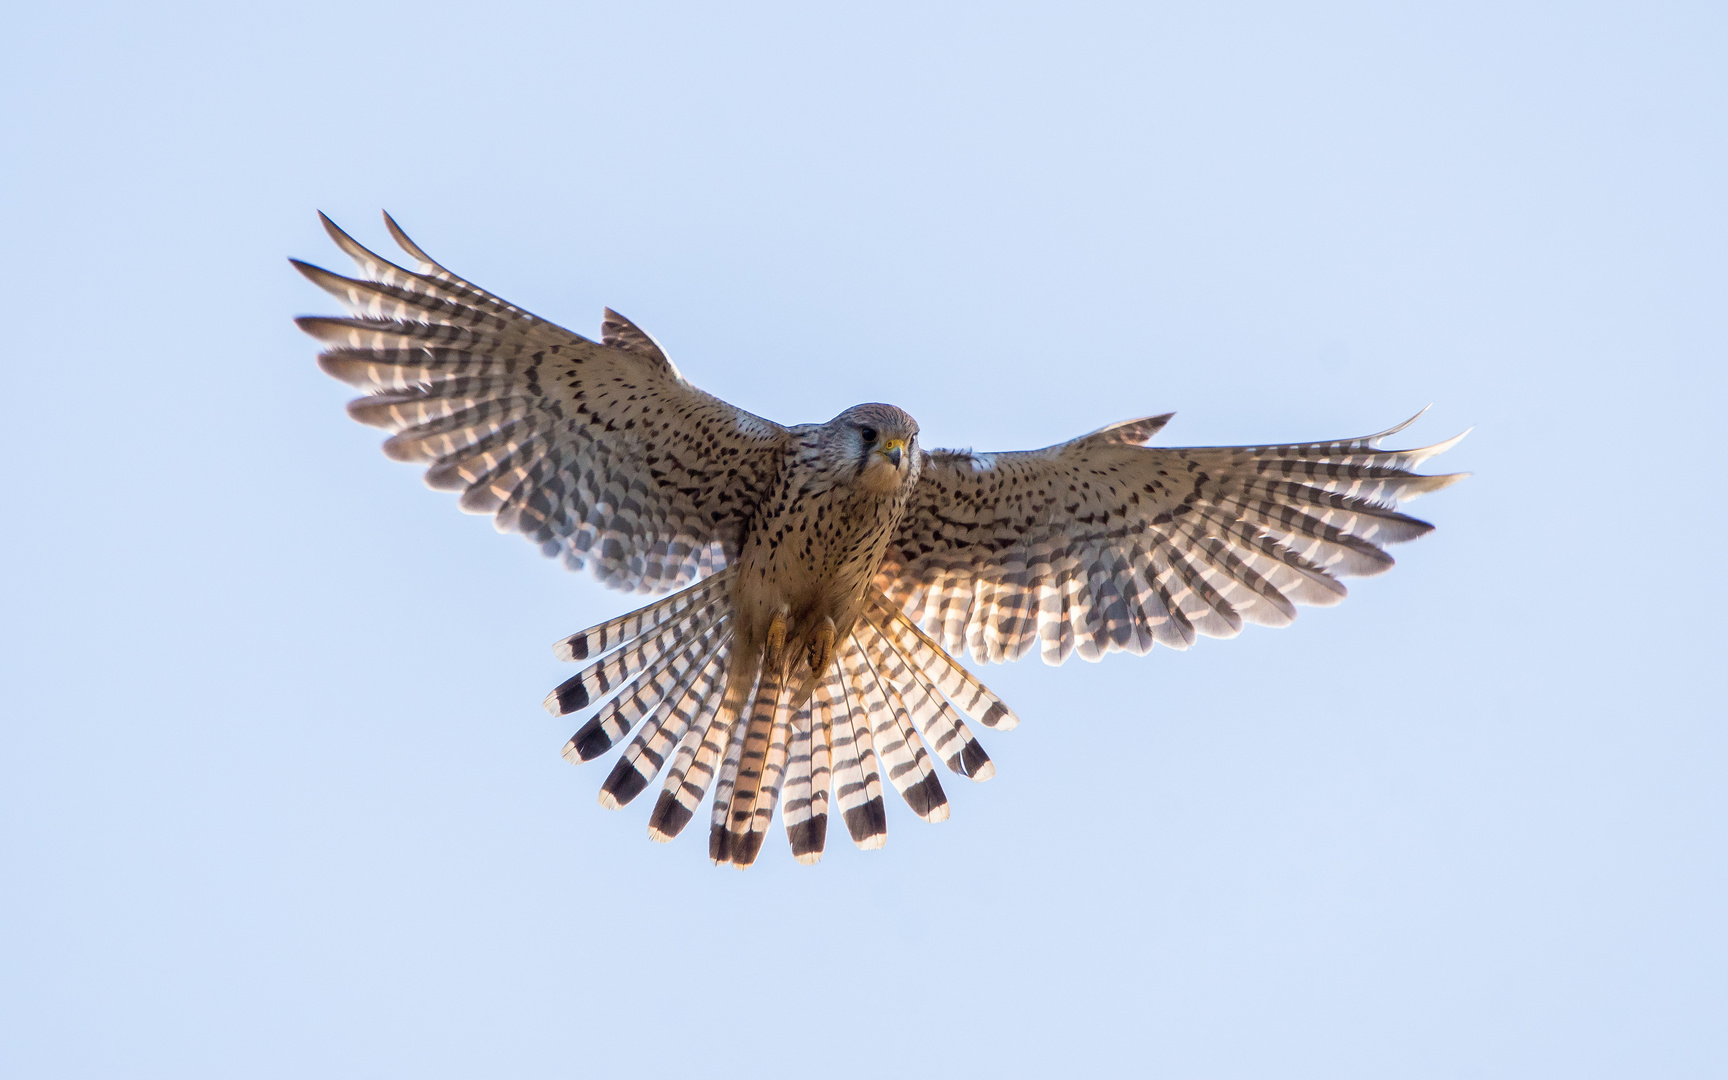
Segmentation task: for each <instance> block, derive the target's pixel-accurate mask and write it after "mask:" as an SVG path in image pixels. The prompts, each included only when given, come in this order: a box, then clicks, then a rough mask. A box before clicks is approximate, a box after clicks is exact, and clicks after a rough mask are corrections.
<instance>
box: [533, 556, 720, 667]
mask: <svg viewBox="0 0 1728 1080" xmlns="http://www.w3.org/2000/svg"><path fill="white" fill-rule="evenodd" d="M734 573H735V571H733V570H724V571H721V572H720V573H718V574H715V575H713V576H712V577H706V578H703V579H702V580H701V581H698V582H697V583H696V584H694V585H691V586H690V587H689V588H687V589H682V590H680V591H679V592H675V593H673V594H672V595H671V596H668V597H666V598H665V599H662V600H657V601H655V602H654V603H652V604H649V605H648V606H647V607H641V608H637V609H636V610H635V611H632V612H629V613H627V614H624V615H620V616H618V617H617V618H616V619H609V620H607V621H606V622H603V623H601V624H600V625H598V626H591V627H589V628H588V629H586V630H583V631H580V632H579V633H575V634H571V635H570V636H569V637H567V638H564V639H563V640H562V641H559V642H558V643H557V644H555V645H553V646H552V652H553V654H554V655H556V656H557V657H558V659H560V660H586V659H588V658H589V657H595V656H600V655H602V654H603V653H606V652H608V651H610V650H612V649H615V648H618V647H619V646H620V645H627V644H629V643H630V642H632V641H634V640H636V639H637V638H639V637H641V636H642V635H643V634H646V633H647V632H648V631H650V630H652V629H653V628H655V627H656V626H659V625H660V624H661V623H664V622H668V621H670V620H672V619H674V618H676V617H677V616H679V615H682V614H683V613H684V612H686V611H689V610H690V609H691V608H694V607H700V606H702V605H704V604H707V603H709V602H710V601H712V600H714V599H715V598H716V597H718V596H723V595H725V594H726V592H727V590H728V589H729V588H730V586H731V584H732V575H733V574H734Z"/></svg>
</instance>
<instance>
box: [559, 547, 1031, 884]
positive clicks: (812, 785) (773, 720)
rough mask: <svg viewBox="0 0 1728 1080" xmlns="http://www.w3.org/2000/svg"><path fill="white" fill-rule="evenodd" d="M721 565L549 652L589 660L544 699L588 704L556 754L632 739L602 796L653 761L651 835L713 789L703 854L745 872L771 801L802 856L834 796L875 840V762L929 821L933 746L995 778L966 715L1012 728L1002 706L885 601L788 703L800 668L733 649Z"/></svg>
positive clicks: (849, 819) (816, 837)
mask: <svg viewBox="0 0 1728 1080" xmlns="http://www.w3.org/2000/svg"><path fill="white" fill-rule="evenodd" d="M731 576H732V571H724V572H722V573H721V574H720V575H716V577H715V578H710V579H704V580H702V581H699V582H697V583H696V584H695V585H692V586H690V587H688V588H686V589H684V590H683V591H682V592H679V593H675V594H673V595H671V596H668V597H666V598H665V599H663V600H660V601H658V602H656V603H653V604H650V605H648V606H647V607H644V608H641V609H640V610H637V611H632V612H630V613H628V614H626V615H622V616H619V617H618V618H616V619H611V620H608V621H607V622H604V623H601V624H600V625H598V626H594V627H591V628H589V629H587V630H584V631H582V632H581V633H578V634H572V635H570V636H569V637H567V638H564V639H563V640H561V641H560V642H558V645H557V651H558V655H559V656H560V657H563V658H565V659H584V660H587V661H588V663H587V665H586V666H585V667H584V668H583V669H582V670H581V671H579V672H577V673H576V675H574V676H572V677H571V678H569V679H567V680H565V682H564V683H562V684H561V685H560V686H559V687H558V688H557V689H556V690H554V691H553V692H552V693H551V694H549V695H548V696H547V698H546V701H545V705H546V708H547V709H548V710H549V711H551V712H553V713H554V714H556V715H565V714H568V713H573V712H576V711H579V710H582V709H588V708H593V709H594V712H593V713H592V715H591V716H589V718H588V719H587V721H586V722H585V723H584V724H582V725H581V727H580V728H578V730H577V731H576V733H575V735H573V736H571V738H570V741H569V742H568V743H567V744H566V745H565V748H564V756H565V757H566V758H567V759H569V760H570V761H572V762H583V761H590V760H592V759H594V758H596V757H598V756H599V755H601V754H602V753H605V752H606V751H607V750H610V749H611V748H613V747H615V746H618V745H620V744H623V743H625V742H626V740H628V743H627V745H626V746H625V749H624V752H623V753H622V754H621V755H620V756H619V758H618V760H617V761H616V762H615V763H614V764H613V766H612V768H611V770H610V772H609V773H608V774H607V777H606V780H605V782H604V783H603V784H602V785H601V788H600V804H601V805H602V806H604V807H606V808H608V809H618V808H620V807H622V806H624V805H626V804H628V803H630V802H631V801H633V800H634V799H635V798H636V797H637V796H638V795H640V794H641V793H642V792H643V791H644V790H646V789H647V787H648V785H649V784H650V783H651V782H652V781H653V780H654V779H655V778H656V777H657V776H660V775H661V773H662V771H663V770H664V772H665V778H664V780H663V782H662V786H661V791H660V796H659V798H658V799H657V800H656V802H655V806H654V810H653V812H652V813H651V815H650V817H649V823H648V832H649V836H650V837H651V838H653V839H654V840H657V841H661V842H665V841H668V840H671V839H672V838H673V837H674V836H677V835H678V834H679V833H680V832H681V831H683V829H684V827H685V826H686V825H688V824H689V822H690V820H691V819H692V818H693V817H694V816H695V813H696V811H697V809H698V807H699V806H700V805H701V803H702V801H703V799H704V798H708V799H709V800H710V802H711V811H710V828H709V856H710V858H712V859H713V860H714V862H715V863H716V864H727V865H732V866H736V867H738V868H740V869H743V868H746V867H749V866H750V865H751V864H753V863H754V862H755V861H756V859H757V858H758V857H759V856H760V854H761V850H762V844H763V841H764V839H765V837H766V835H767V833H768V830H769V826H770V825H771V824H772V822H773V818H774V812H775V809H776V807H777V806H778V807H780V810H781V821H782V824H783V825H784V826H785V829H786V838H787V841H788V843H789V844H790V846H791V848H792V854H793V857H794V858H796V859H797V860H798V861H799V862H800V863H804V864H810V863H815V862H817V861H819V860H820V859H821V858H822V854H823V852H824V850H825V848H826V845H827V831H828V816H829V811H830V807H831V806H836V807H837V808H838V812H839V814H840V817H841V820H842V821H844V822H845V824H846V831H847V833H848V834H849V835H850V836H851V838H852V841H853V843H855V844H856V845H857V846H858V847H860V848H862V849H865V850H870V849H874V848H879V847H881V846H882V845H883V844H884V843H885V842H886V840H887V836H888V821H887V813H886V806H885V803H884V799H883V794H882V789H883V775H884V773H886V775H887V779H888V782H889V783H891V784H892V785H893V786H894V788H895V790H897V791H898V792H899V793H900V795H901V797H902V798H904V799H905V800H906V804H907V805H908V806H909V807H911V809H912V811H913V812H914V813H916V814H917V815H918V816H919V817H921V818H923V819H924V820H926V821H931V822H939V821H944V820H946V819H947V817H948V813H949V806H948V797H947V795H946V793H945V792H944V791H943V790H942V785H941V782H940V781H939V780H938V779H937V778H936V775H935V772H934V771H933V767H932V764H931V761H930V757H931V756H932V755H934V756H936V757H939V758H941V759H942V760H943V762H944V763H945V764H946V765H947V766H948V767H949V768H950V769H952V770H954V771H955V772H957V773H959V774H961V775H963V776H967V777H970V778H971V779H974V780H986V779H989V778H990V776H991V775H993V774H994V771H995V767H994V765H992V764H991V762H990V758H989V756H988V755H987V754H985V752H984V749H983V747H982V746H980V745H979V743H978V740H977V739H976V738H975V737H974V736H973V734H972V731H971V729H970V728H969V727H968V721H973V722H979V723H984V724H987V725H989V726H992V727H1000V728H1006V727H1012V726H1013V725H1014V724H1016V723H1017V722H1018V720H1017V718H1016V717H1015V716H1014V713H1013V711H1012V710H1011V709H1009V708H1008V706H1007V705H1005V704H1004V703H1003V702H1002V701H1001V699H999V698H998V697H997V696H996V695H995V694H993V693H992V692H991V691H990V690H989V689H988V688H987V687H985V686H984V685H983V684H982V683H981V682H979V681H978V679H977V678H976V677H975V676H974V675H973V674H972V673H971V672H969V671H967V670H966V669H965V668H963V667H961V666H960V664H959V663H958V662H957V661H956V660H954V658H953V657H952V656H950V655H949V654H948V653H947V652H946V651H945V650H943V649H942V648H941V647H940V646H938V645H937V644H936V642H935V641H934V640H933V639H932V638H931V637H930V636H929V635H928V634H926V633H925V632H924V631H923V630H921V629H919V628H918V627H917V626H916V625H915V624H914V623H913V622H912V621H911V619H909V618H908V617H907V616H906V615H904V614H902V613H901V612H900V611H898V610H896V609H895V608H894V607H893V606H892V605H891V602H890V601H888V600H887V599H886V597H884V596H882V595H881V594H880V593H877V592H872V593H871V594H870V595H869V596H868V597H866V603H865V611H864V614H863V616H862V617H861V618H859V619H858V621H857V622H856V623H855V624H854V625H853V627H852V630H851V632H850V633H849V634H847V636H846V638H845V640H844V642H843V643H842V644H841V646H840V648H839V649H838V650H837V655H836V657H835V662H834V666H833V668H832V669H831V670H829V672H828V673H827V675H826V676H824V677H823V678H822V679H821V680H820V681H818V682H816V683H815V684H814V690H813V692H812V693H811V694H810V696H809V697H808V699H807V700H806V701H804V702H803V703H802V704H800V705H798V706H797V707H796V708H794V707H793V702H794V701H796V700H797V695H796V694H795V693H794V689H795V686H794V684H795V682H796V681H797V680H796V678H795V677H793V676H790V675H789V674H788V673H785V672H781V671H777V670H772V669H770V670H761V669H760V664H759V662H758V661H756V660H754V659H753V658H750V657H743V656H739V655H737V653H736V651H735V649H734V640H733V630H732V609H731V597H730V591H729V586H730V584H731ZM638 727H639V730H638ZM633 730H634V731H635V734H634V736H633V737H632V735H631V732H632V731H633ZM782 793H784V799H782Z"/></svg>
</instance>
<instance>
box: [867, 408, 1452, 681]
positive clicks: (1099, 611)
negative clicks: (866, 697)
mask: <svg viewBox="0 0 1728 1080" xmlns="http://www.w3.org/2000/svg"><path fill="white" fill-rule="evenodd" d="M1418 415H1419V414H1418ZM1411 419H1412V420H1414V419H1415V418H1414V417H1412V418H1411ZM1168 420H1169V416H1168V415H1165V416H1155V417H1147V418H1145V419H1142V420H1132V421H1128V422H1126V423H1122V424H1116V425H1112V426H1111V427H1107V428H1104V429H1102V430H1100V431H1096V432H1093V433H1092V434H1090V435H1085V436H1082V437H1081V438H1078V439H1074V440H1072V441H1070V442H1065V443H1061V444H1058V445H1056V446H1051V447H1047V448H1046V449H1043V450H1031V451H1022V452H1017V453H1005V454H973V453H968V452H965V451H954V450H937V451H933V452H931V453H930V454H928V455H927V456H926V458H925V460H924V462H923V471H922V474H921V477H920V480H919V483H918V487H917V489H916V490H915V491H914V493H913V495H912V498H911V502H910V504H909V505H908V507H907V509H906V514H905V516H904V518H903V519H902V521H901V524H900V527H899V531H898V532H897V533H896V535H895V536H894V538H893V539H892V540H891V541H890V543H889V546H888V553H887V556H886V558H885V560H884V562H883V566H882V570H881V572H880V574H879V575H878V576H877V579H876V586H877V587H878V588H879V589H880V590H881V591H882V592H883V593H884V594H886V597H885V599H886V600H887V601H889V602H891V603H892V604H894V605H896V606H899V607H902V608H904V609H905V610H906V611H907V613H908V614H909V615H910V616H911V617H912V619H913V621H915V622H917V623H919V624H921V625H922V626H923V627H924V629H925V630H927V631H928V632H929V633H930V634H931V635H932V636H933V637H935V638H936V639H937V641H938V642H940V643H941V644H942V645H943V646H944V647H945V648H947V649H949V650H950V651H954V652H958V651H959V650H960V649H961V648H962V647H965V648H968V649H969V650H970V651H971V653H972V655H973V657H974V658H975V659H977V660H979V661H1001V660H1013V659H1018V658H1019V657H1021V656H1023V655H1025V653H1026V652H1027V651H1029V650H1030V649H1031V647H1032V646H1033V644H1034V643H1036V644H1037V645H1038V647H1039V651H1040V653H1041V655H1042V656H1043V658H1044V660H1045V661H1046V662H1047V663H1051V664H1059V663H1061V662H1062V661H1064V660H1066V659H1067V658H1068V656H1069V654H1070V653H1071V652H1078V653H1079V654H1080V655H1081V656H1082V657H1083V658H1085V659H1089V660H1090V659H1097V658H1098V657H1099V656H1101V655H1102V654H1104V653H1106V652H1112V651H1115V650H1117V649H1126V650H1128V651H1130V652H1135V653H1143V652H1145V651H1147V650H1148V649H1150V648H1151V647H1152V645H1153V644H1154V643H1155V642H1160V643H1163V644H1165V645H1170V646H1174V647H1176V648H1185V647H1186V646H1187V645H1188V644H1190V643H1191V642H1192V641H1193V640H1194V636H1195V634H1196V633H1199V634H1205V635H1208V636H1211V637H1231V636H1233V635H1235V634H1236V633H1237V632H1238V631H1239V630H1240V629H1241V627H1242V623H1243V620H1245V619H1246V620H1248V621H1251V622H1258V623H1264V624H1268V625H1273V626H1282V625H1284V624H1286V623H1288V622H1289V621H1290V620H1291V619H1292V618H1294V617H1295V614H1296V610H1295V606H1294V605H1296V604H1335V603H1337V602H1338V601H1339V600H1340V599H1342V598H1343V596H1344V592H1345V589H1344V586H1343V585H1342V584H1340V583H1339V581H1338V578H1340V577H1344V576H1349V575H1359V574H1375V573H1379V572H1381V571H1383V570H1385V569H1387V568H1388V567H1390V566H1391V565H1392V558H1391V556H1389V555H1387V554H1386V553H1385V551H1384V550H1382V545H1384V544H1389V543H1396V542H1398V541H1402V540H1410V539H1413V538H1415V537H1417V536H1420V535H1422V534H1423V533H1426V532H1428V531H1430V530H1431V529H1432V528H1433V527H1432V526H1431V525H1429V524H1428V523H1426V522H1423V521H1418V520H1417V519H1415V518H1412V517H1409V516H1407V515H1405V514H1401V513H1399V512H1398V511H1397V510H1395V509H1393V507H1394V506H1395V505H1396V504H1397V502H1398V501H1399V500H1401V499H1410V498H1413V497H1415V496H1417V495H1420V494H1422V493H1424V492H1429V491H1435V490H1437V489H1439V488H1442V487H1445V486H1446V485H1448V484H1450V483H1452V482H1453V481H1455V480H1457V479H1459V478H1460V477H1461V475H1462V474H1457V475H1451V476H1420V475H1417V474H1415V473H1413V472H1410V471H1409V470H1410V469H1411V468H1413V467H1415V466H1416V465H1417V464H1419V463H1420V462H1421V461H1422V460H1423V459H1425V458H1428V457H1431V456H1433V455H1434V454H1437V453H1439V452H1441V451H1442V450H1445V449H1447V448H1448V447H1450V446H1452V445H1453V443H1455V442H1456V441H1457V439H1453V440H1449V441H1447V442H1444V443H1440V444H1438V445H1435V446H1430V447H1426V448H1423V449H1418V450H1381V449H1379V442H1380V440H1381V439H1383V438H1385V437H1386V436H1388V435H1392V434H1394V433H1396V432H1398V431H1401V430H1402V429H1403V428H1404V427H1406V426H1408V424H1409V423H1410V421H1406V422H1405V423H1404V424H1400V425H1399V426H1398V427H1395V428H1392V429H1391V430H1389V431H1383V432H1380V433H1379V434H1377V435H1369V436H1364V437H1362V438H1357V439H1343V440H1339V441H1335V442H1316V443H1295V444H1288V445H1280V446H1229V447H1197V448H1154V447H1147V446H1143V445H1141V444H1142V443H1144V442H1145V441H1146V440H1148V439H1149V438H1151V437H1152V435H1154V434H1155V433H1156V432H1157V431H1158V430H1159V429H1160V428H1162V427H1163V426H1164V424H1165V423H1166V422H1167V421H1168ZM1462 437H1463V436H1459V438H1462Z"/></svg>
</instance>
